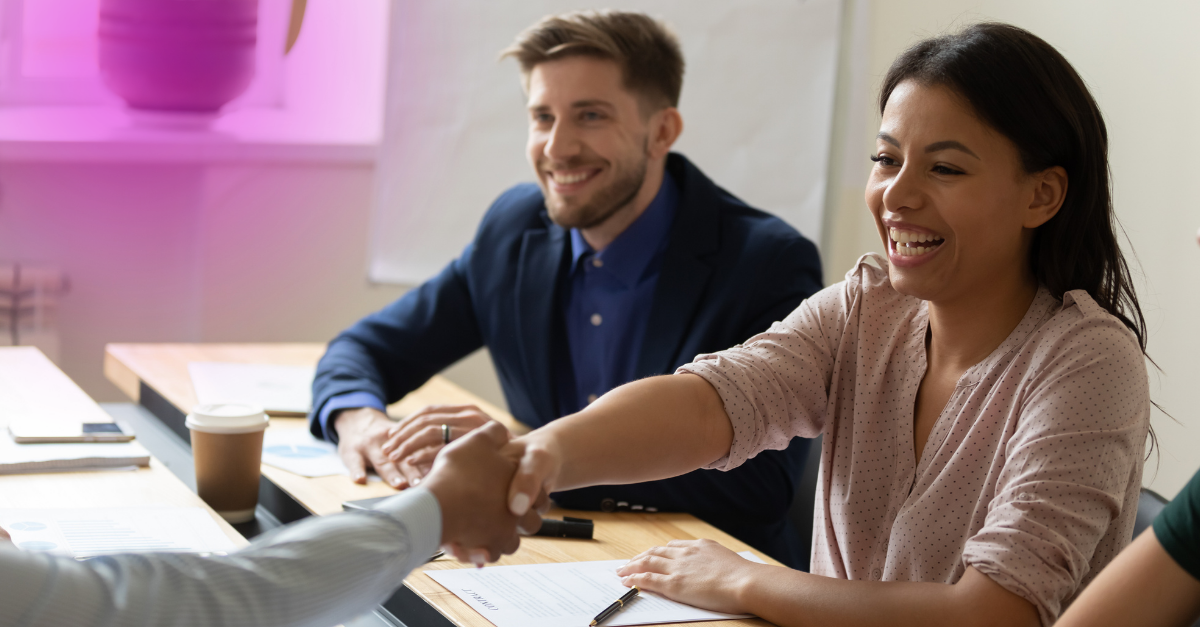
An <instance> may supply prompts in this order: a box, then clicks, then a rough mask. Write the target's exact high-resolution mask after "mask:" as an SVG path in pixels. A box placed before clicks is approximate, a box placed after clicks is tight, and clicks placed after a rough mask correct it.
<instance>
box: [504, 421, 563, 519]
mask: <svg viewBox="0 0 1200 627" xmlns="http://www.w3.org/2000/svg"><path fill="white" fill-rule="evenodd" d="M505 452H506V454H508V455H510V456H511V457H512V459H515V460H517V473H516V474H515V475H513V479H512V483H511V484H510V485H509V488H508V508H509V510H511V511H512V513H513V514H515V515H517V516H524V515H525V513H526V512H528V511H529V510H530V508H533V509H534V510H535V511H537V512H538V513H542V514H544V513H546V510H548V509H550V493H551V492H553V491H554V488H555V485H556V484H557V482H558V473H559V472H560V471H561V470H562V459H563V456H562V453H561V452H559V450H558V446H557V445H556V443H555V441H554V438H553V436H547V435H546V433H545V432H544V431H543V432H539V431H534V432H533V433H532V434H530V435H528V436H523V437H519V438H515V439H513V440H512V441H510V442H509V443H508V446H506V447H505ZM532 531H537V530H536V529H534V530H532ZM532 531H531V532H532Z"/></svg>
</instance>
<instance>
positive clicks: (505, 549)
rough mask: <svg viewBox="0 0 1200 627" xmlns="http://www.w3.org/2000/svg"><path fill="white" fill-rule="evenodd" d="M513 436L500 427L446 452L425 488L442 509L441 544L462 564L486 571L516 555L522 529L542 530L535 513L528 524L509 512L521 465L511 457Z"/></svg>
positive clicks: (471, 436) (478, 432)
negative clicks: (511, 491) (508, 446)
mask: <svg viewBox="0 0 1200 627" xmlns="http://www.w3.org/2000/svg"><path fill="white" fill-rule="evenodd" d="M508 438H509V434H508V430H507V429H505V428H504V427H503V426H502V425H500V424H499V423H495V422H493V423H488V424H487V425H485V426H483V427H482V428H479V429H476V430H474V431H472V432H471V433H469V434H467V435H465V436H463V437H462V438H460V439H458V440H456V441H455V442H453V443H451V444H450V445H449V446H446V447H445V448H444V449H443V450H442V452H441V454H440V455H438V456H437V460H436V461H435V462H434V463H433V468H432V470H430V472H429V475H428V476H427V477H426V478H425V480H424V481H423V482H422V485H423V486H424V487H425V488H426V489H428V490H429V491H430V492H432V493H433V495H434V496H435V497H437V500H438V503H439V504H440V505H441V508H442V544H443V546H446V547H448V548H449V549H450V550H451V552H452V553H453V554H454V555H455V557H458V558H459V559H460V560H462V561H470V562H474V563H475V564H476V565H479V566H482V565H483V563H484V562H485V561H491V562H494V561H496V560H498V559H500V556H501V555H502V554H509V553H512V552H514V551H516V550H517V547H518V545H519V544H520V539H519V537H518V536H517V530H518V523H520V527H521V528H531V529H537V527H538V525H539V524H541V523H540V519H538V517H537V514H536V513H532V512H531V513H530V514H527V515H526V516H525V517H524V518H522V517H519V516H517V515H515V514H513V513H512V512H510V511H509V508H508V486H509V483H510V481H511V480H512V476H513V473H514V472H515V471H516V469H517V461H516V459H515V458H513V457H512V456H511V455H506V454H505V451H504V446H505V444H506V443H507V442H508Z"/></svg>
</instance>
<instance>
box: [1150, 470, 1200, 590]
mask: <svg viewBox="0 0 1200 627" xmlns="http://www.w3.org/2000/svg"><path fill="white" fill-rule="evenodd" d="M1154 535H1155V536H1156V537H1158V542H1159V544H1161V545H1162V546H1163V548H1164V549H1166V550H1167V554H1168V555H1170V556H1171V557H1172V558H1173V559H1174V560H1175V562H1176V563H1177V564H1179V565H1180V566H1181V567H1183V569H1184V570H1186V571H1188V572H1189V573H1191V575H1192V576H1193V577H1195V578H1196V579H1198V580H1200V472H1197V473H1196V474H1195V475H1193V476H1192V480H1191V481H1189V482H1188V484H1187V486H1185V487H1184V488H1183V491H1182V492H1180V493H1179V496H1177V497H1175V500H1173V501H1171V502H1170V503H1169V504H1167V507H1166V508H1165V509H1163V511H1162V512H1161V513H1160V514H1159V515H1158V517H1157V518H1155V519H1154Z"/></svg>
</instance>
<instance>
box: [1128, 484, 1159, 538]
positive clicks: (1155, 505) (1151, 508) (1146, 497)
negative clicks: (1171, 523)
mask: <svg viewBox="0 0 1200 627" xmlns="http://www.w3.org/2000/svg"><path fill="white" fill-rule="evenodd" d="M1166 506H1167V499H1164V498H1163V497H1162V495H1161V494H1159V493H1158V492H1155V491H1154V490H1150V489H1148V488H1142V493H1141V495H1139V496H1138V511H1137V518H1136V519H1134V521H1133V537H1135V538H1136V537H1138V536H1139V535H1141V533H1142V532H1143V531H1145V530H1146V527H1149V526H1150V523H1152V522H1154V517H1155V516H1158V513H1159V512H1161V511H1162V510H1163V508H1164V507H1166Z"/></svg>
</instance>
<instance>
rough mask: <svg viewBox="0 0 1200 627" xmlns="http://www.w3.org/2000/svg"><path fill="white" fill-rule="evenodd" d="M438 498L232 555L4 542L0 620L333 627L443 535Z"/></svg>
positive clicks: (273, 537)
mask: <svg viewBox="0 0 1200 627" xmlns="http://www.w3.org/2000/svg"><path fill="white" fill-rule="evenodd" d="M441 527H442V523H441V509H440V507H439V505H438V502H437V499H436V498H434V496H433V494H432V493H430V492H429V491H427V490H424V489H422V488H415V489H411V490H407V491H405V492H403V493H401V494H398V495H396V496H395V497H392V498H391V499H388V500H387V501H385V502H384V503H383V504H381V506H380V507H379V508H378V509H377V510H376V511H373V512H352V513H344V514H336V515H333V516H325V517H322V518H314V519H309V520H305V521H303V522H300V523H297V524H294V525H290V526H288V527H285V528H283V529H280V530H278V531H276V532H272V533H270V534H267V535H266V536H264V537H262V538H260V539H259V540H257V541H256V542H254V543H253V544H251V545H250V546H249V547H247V548H245V549H243V550H241V551H238V552H237V553H234V554H232V555H229V556H227V557H200V556H197V555H187V554H168V553H159V554H143V555H135V554H129V555H114V556H106V557H101V558H95V559H91V560H87V561H84V562H79V561H76V560H74V559H71V558H69V557H65V556H55V555H47V554H42V553H28V552H22V551H18V550H15V549H13V548H11V547H5V548H0V627H9V626H18V625H19V626H21V627H26V626H29V627H33V626H46V627H73V626H81V627H84V626H86V627H92V626H95V627H125V626H130V627H132V626H135V625H136V626H139V627H143V626H144V627H151V626H153V627H168V626H196V627H199V626H201V625H212V626H217V625H220V626H228V627H238V626H246V627H270V626H274V625H279V626H281V627H282V626H288V627H302V626H311V627H329V626H330V625H334V624H337V623H339V622H341V621H344V620H346V619H349V618H351V617H353V616H357V615H359V614H362V613H364V612H366V611H368V610H370V609H371V608H372V607H374V606H375V605H377V604H379V603H381V602H382V601H384V600H385V599H387V597H388V596H389V595H390V594H391V593H392V592H393V591H394V590H395V589H396V588H398V587H399V586H400V585H402V582H403V579H404V577H405V576H406V575H408V573H409V572H410V571H411V570H412V569H414V568H416V567H417V566H420V565H421V564H422V563H424V562H425V560H427V559H429V556H430V555H431V554H432V553H433V551H434V550H435V549H436V548H437V546H438V544H440V542H441Z"/></svg>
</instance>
